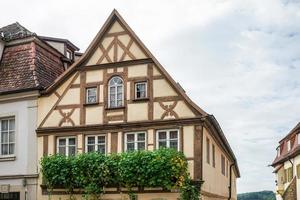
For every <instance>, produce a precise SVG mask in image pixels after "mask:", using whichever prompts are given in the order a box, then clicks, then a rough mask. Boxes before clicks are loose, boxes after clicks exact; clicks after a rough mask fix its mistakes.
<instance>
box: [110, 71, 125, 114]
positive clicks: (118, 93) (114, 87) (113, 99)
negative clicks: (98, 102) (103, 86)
mask: <svg viewBox="0 0 300 200" xmlns="http://www.w3.org/2000/svg"><path fill="white" fill-rule="evenodd" d="M108 87H109V89H108V107H110V108H116V107H121V106H123V98H124V94H123V80H122V79H121V78H120V77H118V76H115V77H113V78H112V79H110V81H109V83H108Z"/></svg>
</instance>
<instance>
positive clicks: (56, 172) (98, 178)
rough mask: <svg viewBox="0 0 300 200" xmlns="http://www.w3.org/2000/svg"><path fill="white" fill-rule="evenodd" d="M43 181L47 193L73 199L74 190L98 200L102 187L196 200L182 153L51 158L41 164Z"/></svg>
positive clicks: (197, 197)
mask: <svg viewBox="0 0 300 200" xmlns="http://www.w3.org/2000/svg"><path fill="white" fill-rule="evenodd" d="M41 166H42V169H41V171H42V175H43V181H44V184H45V185H46V187H47V188H48V190H49V191H52V190H53V188H56V187H62V188H65V189H66V191H67V192H68V193H69V194H70V198H71V197H72V196H73V192H74V189H75V188H81V189H83V190H84V193H85V194H84V195H85V196H88V197H91V198H92V199H95V200H97V199H100V198H101V195H102V194H103V193H104V190H103V189H104V187H112V186H114V187H125V188H127V189H128V191H129V193H130V194H133V193H134V192H133V190H132V188H133V187H138V188H142V187H161V188H163V189H165V190H171V189H175V188H176V189H179V190H180V192H181V199H182V200H198V199H199V191H198V189H197V188H196V187H195V186H193V184H192V183H191V180H190V178H189V174H188V168H187V161H186V158H185V156H184V155H183V153H181V152H177V151H175V150H172V149H160V150H156V151H134V152H128V153H121V154H112V155H108V156H105V155H103V154H100V153H87V154H79V155H77V156H72V157H66V156H61V155H51V156H46V157H43V158H42V160H41Z"/></svg>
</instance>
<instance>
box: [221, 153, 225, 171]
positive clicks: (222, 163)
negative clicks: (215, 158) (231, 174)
mask: <svg viewBox="0 0 300 200" xmlns="http://www.w3.org/2000/svg"><path fill="white" fill-rule="evenodd" d="M221 172H222V174H223V175H224V176H225V157H224V156H223V155H221Z"/></svg>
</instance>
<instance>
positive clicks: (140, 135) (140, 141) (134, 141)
mask: <svg viewBox="0 0 300 200" xmlns="http://www.w3.org/2000/svg"><path fill="white" fill-rule="evenodd" d="M145 149H146V133H145V132H136V133H126V134H125V151H141V150H145Z"/></svg>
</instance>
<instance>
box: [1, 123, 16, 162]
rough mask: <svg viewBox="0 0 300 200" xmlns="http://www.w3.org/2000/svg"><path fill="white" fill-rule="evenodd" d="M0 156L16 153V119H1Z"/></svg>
mask: <svg viewBox="0 0 300 200" xmlns="http://www.w3.org/2000/svg"><path fill="white" fill-rule="evenodd" d="M0 147H1V148H0V156H9V155H14V153H15V119H14V118H7V119H0Z"/></svg>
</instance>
